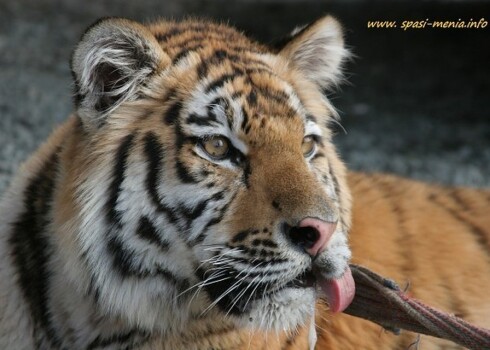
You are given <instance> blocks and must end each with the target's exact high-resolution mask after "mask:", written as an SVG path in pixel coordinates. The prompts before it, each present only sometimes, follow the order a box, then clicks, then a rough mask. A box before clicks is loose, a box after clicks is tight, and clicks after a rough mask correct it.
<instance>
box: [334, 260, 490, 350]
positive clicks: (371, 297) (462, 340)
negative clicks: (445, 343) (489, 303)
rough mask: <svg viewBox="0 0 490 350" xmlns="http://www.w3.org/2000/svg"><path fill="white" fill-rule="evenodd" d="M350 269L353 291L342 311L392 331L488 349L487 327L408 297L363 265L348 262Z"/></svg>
mask: <svg viewBox="0 0 490 350" xmlns="http://www.w3.org/2000/svg"><path fill="white" fill-rule="evenodd" d="M351 270H352V275H353V277H354V281H355V283H356V295H355V297H354V301H353V302H352V304H351V305H350V306H349V307H348V308H347V309H346V310H345V311H344V312H345V313H347V314H349V315H352V316H356V317H361V318H364V319H366V320H369V321H372V322H375V323H377V324H379V325H381V326H383V327H384V328H386V329H388V330H390V331H392V332H394V333H395V334H399V332H400V329H406V330H409V331H412V332H416V333H422V334H427V335H430V336H433V337H437V338H443V339H447V340H451V341H453V342H455V343H457V344H459V345H462V346H464V347H467V348H469V349H475V350H476V349H478V350H482V349H490V330H488V329H484V328H479V327H476V326H474V325H472V324H469V323H468V322H466V321H464V320H462V319H461V318H458V317H456V316H454V315H450V314H447V313H445V312H442V311H439V310H436V309H434V308H432V307H430V306H427V305H424V304H423V303H421V302H420V301H418V300H416V299H413V298H410V297H409V296H407V295H406V294H405V293H404V292H403V291H402V290H401V289H400V288H399V287H398V285H397V284H396V283H395V282H393V281H392V280H390V279H386V278H384V277H382V276H380V275H378V274H376V273H374V272H372V271H370V270H369V269H367V268H365V267H362V266H359V265H351Z"/></svg>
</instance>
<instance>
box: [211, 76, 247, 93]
mask: <svg viewBox="0 0 490 350" xmlns="http://www.w3.org/2000/svg"><path fill="white" fill-rule="evenodd" d="M240 76H242V73H240V72H233V73H227V74H223V75H222V76H220V77H219V78H216V79H215V80H213V81H212V82H210V83H209V84H208V86H207V87H206V90H205V93H206V94H208V93H210V92H211V91H214V90H218V89H219V88H220V87H222V86H223V85H225V84H226V83H227V82H229V81H233V80H234V79H235V78H237V77H240Z"/></svg>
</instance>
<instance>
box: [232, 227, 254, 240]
mask: <svg viewBox="0 0 490 350" xmlns="http://www.w3.org/2000/svg"><path fill="white" fill-rule="evenodd" d="M251 232H252V231H251V230H244V231H240V232H238V233H237V234H236V235H235V236H234V237H233V238H232V240H231V243H238V242H243V241H244V240H246V239H247V237H248V236H249V234H250V233H251Z"/></svg>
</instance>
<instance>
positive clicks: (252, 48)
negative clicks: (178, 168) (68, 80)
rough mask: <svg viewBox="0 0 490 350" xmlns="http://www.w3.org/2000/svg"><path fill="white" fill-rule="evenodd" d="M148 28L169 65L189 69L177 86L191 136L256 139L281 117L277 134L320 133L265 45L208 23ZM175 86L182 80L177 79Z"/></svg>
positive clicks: (169, 24)
mask: <svg viewBox="0 0 490 350" xmlns="http://www.w3.org/2000/svg"><path fill="white" fill-rule="evenodd" d="M150 29H151V30H152V32H153V33H154V35H155V37H156V38H157V40H158V41H159V43H160V45H161V46H162V48H163V50H164V51H165V52H166V53H167V54H168V55H169V56H170V58H171V60H172V63H173V65H172V67H174V69H176V70H179V69H181V70H182V71H189V70H191V71H192V72H193V74H192V79H189V81H188V82H189V83H188V85H187V86H185V87H183V89H184V90H186V95H187V98H186V103H185V106H184V109H185V112H186V113H185V114H186V115H188V118H187V122H188V123H187V129H188V130H189V131H191V132H192V133H193V134H197V135H201V134H210V133H220V134H223V135H226V136H228V137H231V135H229V133H230V132H233V133H241V134H243V135H242V136H245V137H246V136H247V135H250V137H253V135H256V137H260V136H259V135H260V134H261V133H263V132H269V133H270V130H269V127H268V124H270V125H273V123H268V121H269V120H270V119H272V118H281V119H283V122H282V123H281V125H283V126H284V127H285V128H286V129H287V130H285V131H287V132H284V133H283V134H288V136H289V137H291V135H292V134H297V135H298V137H303V136H304V131H305V128H309V129H313V130H314V131H315V133H317V134H319V133H320V128H319V127H316V126H315V125H314V122H312V118H308V112H307V111H306V109H305V108H304V105H303V103H302V101H301V98H300V96H299V94H298V93H297V92H296V91H295V89H294V87H293V85H292V84H291V83H290V82H288V80H287V78H286V77H284V76H281V74H280V71H281V70H280V69H279V70H278V69H277V66H280V65H281V64H282V63H281V60H280V58H278V57H277V56H276V55H275V54H273V53H271V52H270V51H269V49H267V48H265V47H263V46H261V45H259V44H257V43H254V42H252V41H251V40H249V39H248V38H247V37H245V36H244V35H243V34H241V33H239V32H237V31H236V30H235V29H233V28H230V27H228V26H222V25H219V24H214V23H204V22H196V21H187V22H178V23H172V22H170V23H169V22H165V23H158V24H155V25H153V26H150ZM178 84H181V85H182V84H184V85H185V84H186V83H185V81H184V80H179V81H178ZM252 129H254V130H253V132H250V131H251V130H252ZM295 131H296V132H295ZM270 136H272V135H269V138H270ZM240 146H241V145H240ZM243 147H245V146H243ZM239 148H242V147H239Z"/></svg>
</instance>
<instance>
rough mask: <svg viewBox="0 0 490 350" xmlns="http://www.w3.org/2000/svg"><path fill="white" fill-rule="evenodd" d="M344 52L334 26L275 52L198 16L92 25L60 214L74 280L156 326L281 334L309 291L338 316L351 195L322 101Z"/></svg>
mask: <svg viewBox="0 0 490 350" xmlns="http://www.w3.org/2000/svg"><path fill="white" fill-rule="evenodd" d="M346 53H347V51H346V50H345V48H344V45H343V39H342V32H341V28H340V26H339V24H338V23H337V22H336V21H335V20H334V19H333V18H331V17H325V18H322V19H320V20H318V21H316V22H314V23H313V24H311V25H309V26H306V27H303V28H300V29H297V30H295V31H294V32H293V33H292V34H291V35H290V36H289V37H288V38H287V39H286V40H283V41H282V42H281V43H280V44H279V45H277V46H276V47H274V48H270V47H265V46H262V45H259V44H257V43H255V42H253V41H251V40H249V39H248V38H247V37H245V36H244V35H242V34H241V33H239V32H237V31H236V30H234V29H232V28H230V27H228V26H225V25H220V24H214V23H209V22H201V21H194V20H188V21H183V22H157V23H153V24H149V25H142V24H138V23H136V22H132V21H129V20H125V19H115V18H112V19H105V20H102V21H99V22H98V23H96V24H95V25H93V26H92V27H90V28H89V29H88V31H87V32H86V33H85V34H84V35H83V37H82V39H81V42H80V43H79V45H78V46H77V48H76V50H75V52H74V55H73V58H72V71H73V76H74V81H75V92H76V96H75V99H76V107H77V111H76V116H77V120H78V126H77V128H78V131H77V134H76V135H77V136H76V137H74V138H73V140H72V141H71V146H70V147H71V149H72V151H71V153H69V154H72V155H75V156H72V157H70V159H67V163H69V164H70V165H69V166H67V167H66V169H65V172H66V174H65V175H64V176H65V177H66V178H67V179H71V180H70V181H71V182H69V181H68V180H66V182H67V183H69V184H67V186H68V187H69V188H70V189H69V191H68V192H69V193H70V196H71V199H70V201H71V204H70V206H71V207H72V209H71V210H69V209H66V210H65V211H64V212H65V217H64V218H60V219H59V221H61V224H60V227H63V229H64V230H67V231H69V232H73V234H72V235H67V237H68V238H64V239H66V240H67V241H69V244H67V245H66V246H67V248H66V249H65V250H64V251H65V252H66V253H65V257H64V259H65V260H66V261H65V265H64V266H65V269H66V270H67V272H69V275H70V276H76V277H73V278H72V279H73V283H75V284H76V285H77V286H78V287H79V288H80V289H81V290H83V291H84V292H85V293H86V294H87V295H90V296H92V297H93V299H94V301H95V302H96V303H97V305H98V306H99V308H100V309H101V310H103V312H104V313H106V314H110V315H114V316H117V317H120V318H122V319H125V320H127V321H129V322H131V323H132V324H137V325H139V326H141V327H143V328H147V329H160V330H163V331H172V330H179V329H182V328H183V327H184V326H185V325H186V324H187V323H188V322H191V321H192V320H196V319H201V320H202V319H205V318H206V317H211V318H213V319H217V317H220V319H223V320H226V322H229V323H231V324H235V325H237V326H240V327H242V326H243V327H252V328H261V329H278V330H279V329H280V330H283V329H293V328H295V327H297V326H298V325H301V324H303V323H305V322H306V321H307V320H308V317H309V316H310V315H311V314H312V312H313V309H314V305H315V300H316V298H317V297H318V290H321V289H323V291H324V293H326V294H327V297H328V298H329V302H330V307H331V308H332V310H334V311H338V310H342V309H343V308H345V307H346V306H347V304H348V303H349V302H350V299H349V298H351V297H352V293H351V291H350V292H349V291H347V292H346V291H344V290H342V284H347V285H348V286H347V287H348V288H351V287H352V283H353V282H352V278H351V277H350V271H349V268H348V262H349V259H350V250H349V248H348V245H347V232H348V229H349V225H350V194H349V191H348V189H347V186H346V179H345V178H346V175H345V169H344V166H343V164H342V163H341V161H340V160H339V158H338V156H337V155H336V152H335V149H334V146H333V144H332V140H331V138H332V134H331V131H330V129H329V127H330V125H331V123H333V122H335V118H336V114H335V111H334V109H333V108H332V106H331V104H330V103H329V101H328V100H327V98H326V97H325V95H324V94H323V91H324V90H325V89H329V88H330V87H332V86H333V85H335V84H337V83H338V81H339V79H340V76H341V74H340V72H341V65H342V62H343V61H344V59H345V57H346ZM67 154H68V153H67ZM70 206H68V207H70ZM66 213H68V214H66ZM74 271H75V273H74ZM339 285H340V287H339ZM318 286H320V287H321V288H319V287H318ZM336 288H337V289H336ZM339 288H340V292H339Z"/></svg>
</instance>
